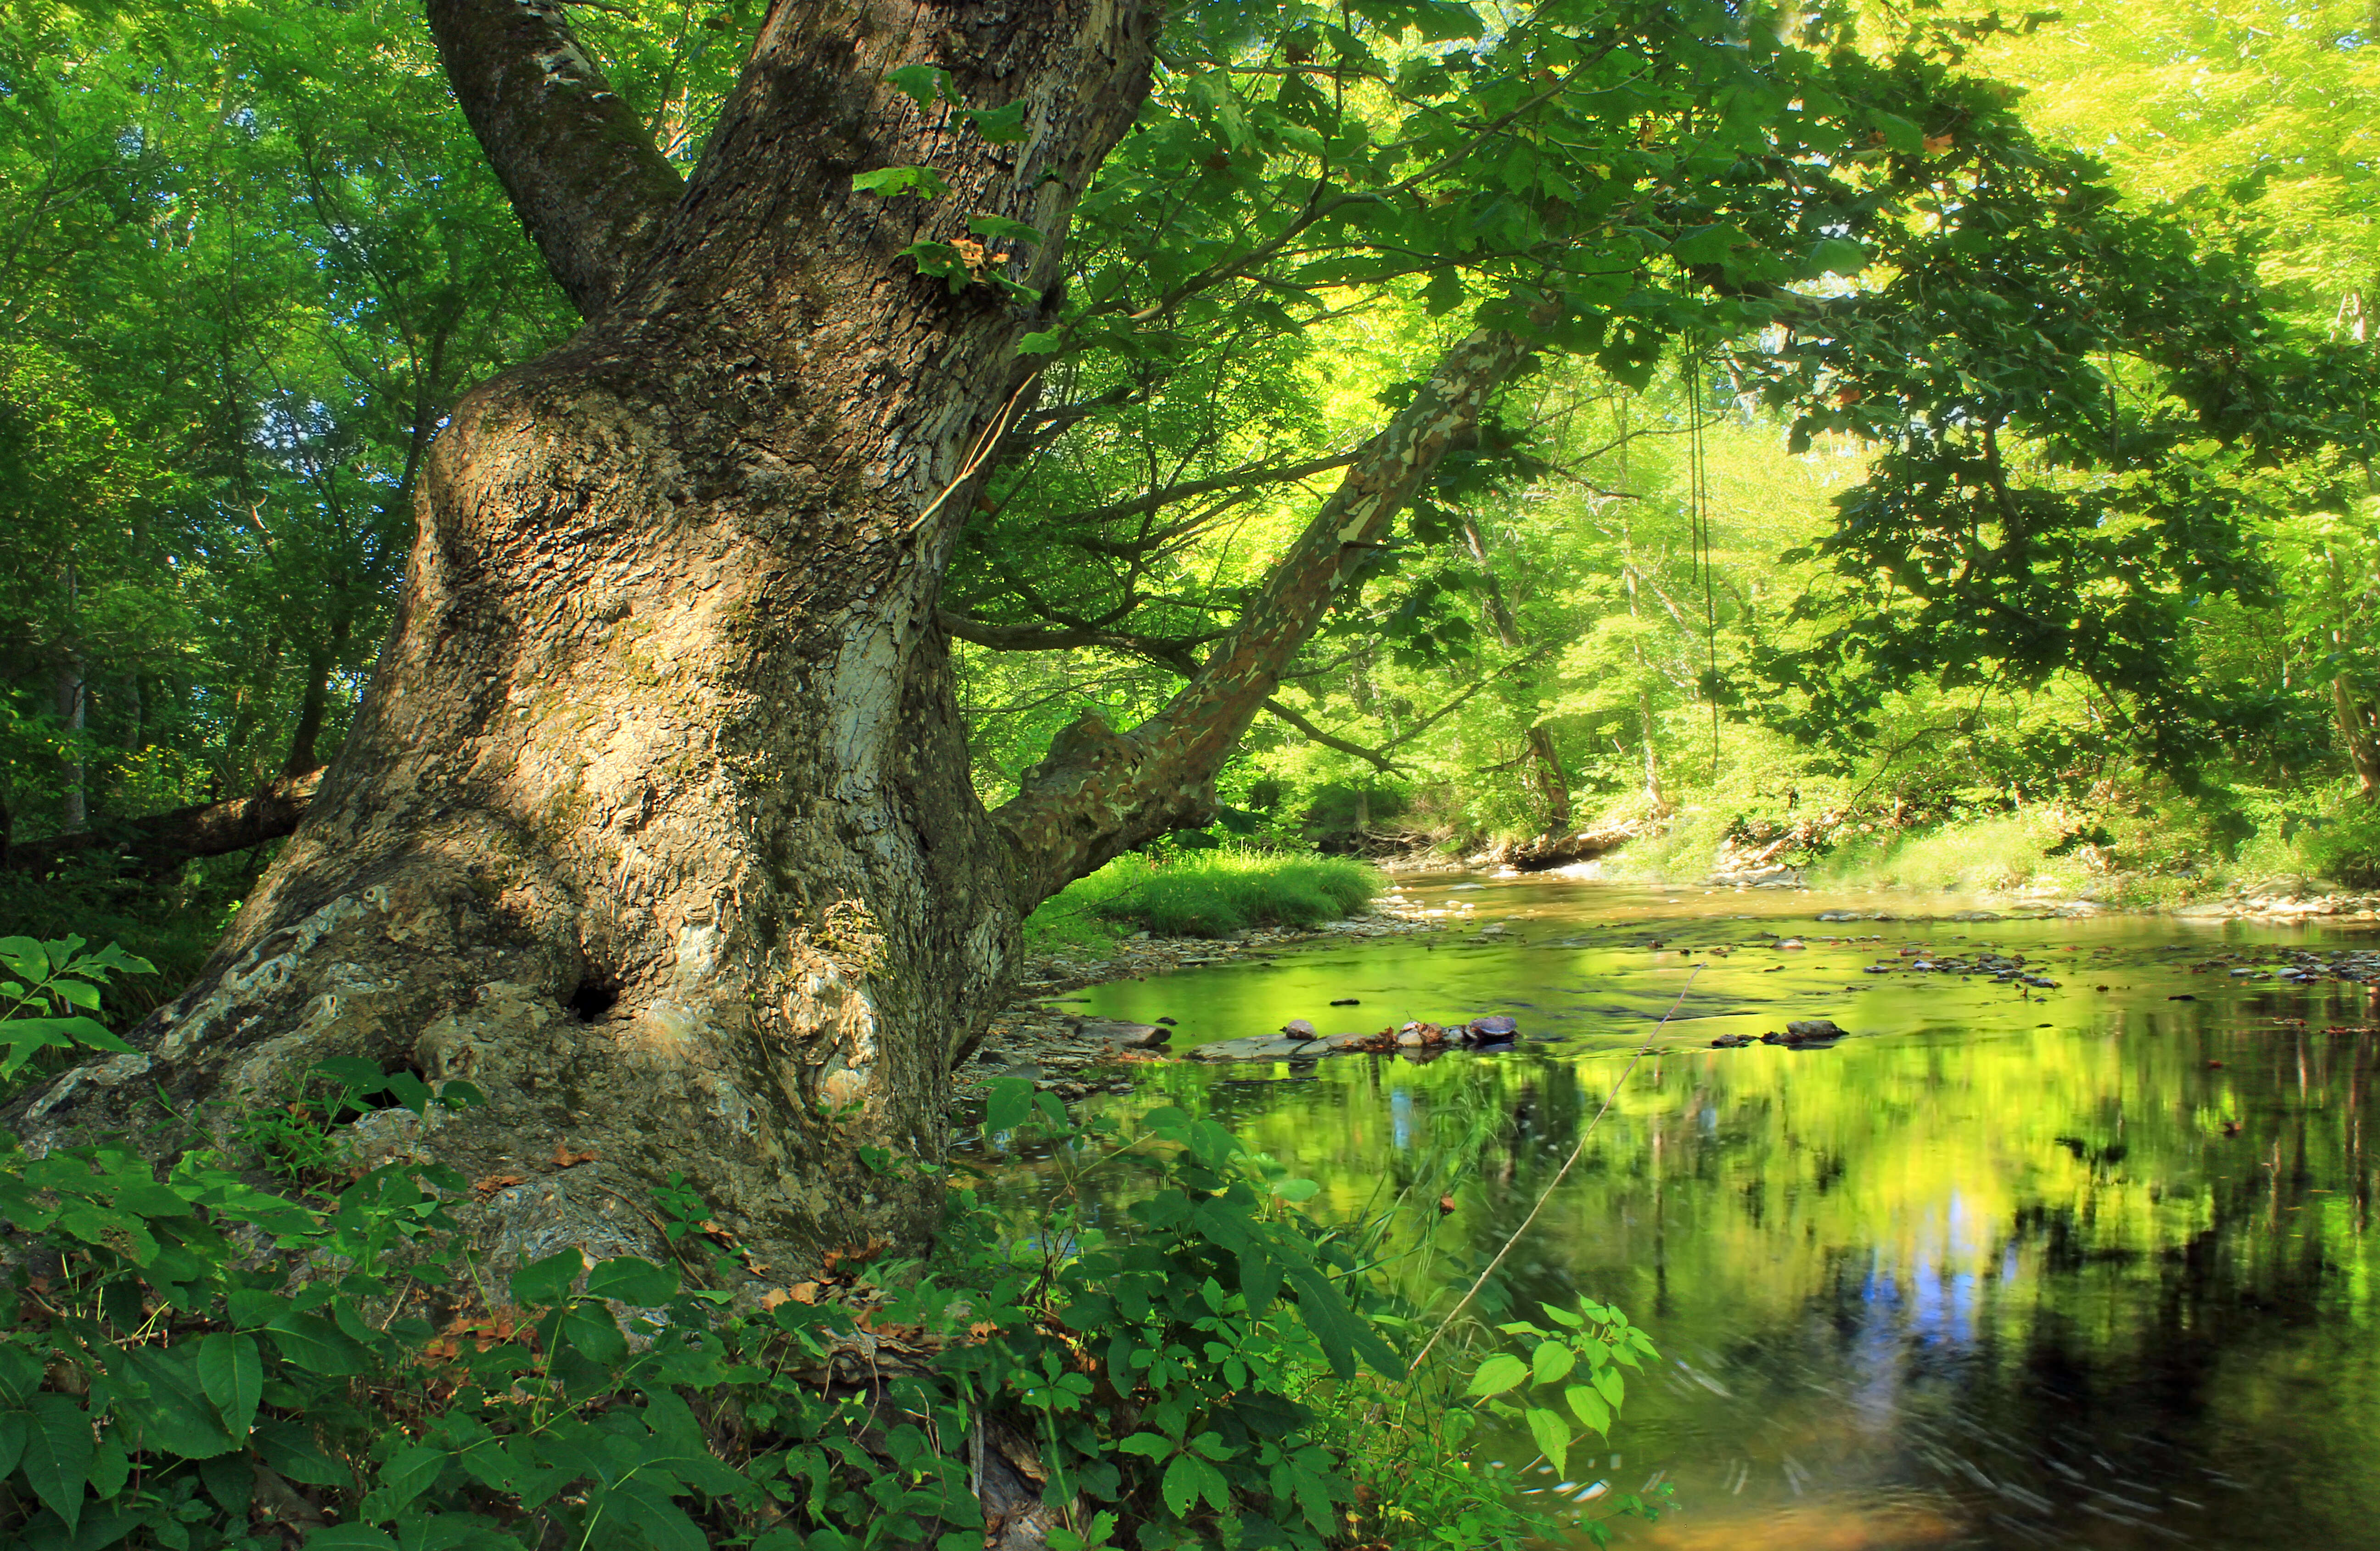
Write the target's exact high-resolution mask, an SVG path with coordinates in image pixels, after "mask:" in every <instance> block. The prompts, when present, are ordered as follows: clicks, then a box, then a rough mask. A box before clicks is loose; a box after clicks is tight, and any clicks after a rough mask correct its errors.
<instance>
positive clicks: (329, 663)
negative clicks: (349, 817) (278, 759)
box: [281, 617, 353, 781]
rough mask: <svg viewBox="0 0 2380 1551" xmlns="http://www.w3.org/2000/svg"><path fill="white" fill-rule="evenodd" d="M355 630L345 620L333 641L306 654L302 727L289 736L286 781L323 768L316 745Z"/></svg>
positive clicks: (299, 713) (299, 709)
mask: <svg viewBox="0 0 2380 1551" xmlns="http://www.w3.org/2000/svg"><path fill="white" fill-rule="evenodd" d="M352 628H353V626H352V625H351V624H349V622H348V621H347V620H346V618H345V617H342V618H341V619H340V620H339V622H338V624H337V625H336V627H335V628H334V629H333V631H332V632H331V638H330V640H328V641H327V642H323V643H322V644H320V645H317V646H315V647H312V648H309V649H308V651H307V653H306V690H305V695H304V697H303V698H301V699H300V700H299V701H298V703H297V727H296V729H295V730H293V731H292V732H291V733H290V734H289V757H288V758H287V759H285V760H284V761H283V762H282V766H281V779H282V780H284V781H295V780H296V779H297V777H299V776H301V775H304V774H305V773H306V772H307V771H309V770H311V769H320V768H321V766H322V760H321V758H320V757H317V756H316V754H315V752H314V745H316V744H317V743H318V742H319V741H320V740H321V738H322V719H323V717H324V716H325V715H326V714H327V713H328V711H329V709H330V703H331V671H332V670H333V669H334V668H335V667H337V666H338V661H339V659H340V657H341V656H342V655H344V654H345V653H346V648H347V635H348V632H349V631H350V630H351V629H352Z"/></svg>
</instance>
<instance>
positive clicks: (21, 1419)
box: [0, 1411, 32, 1481]
mask: <svg viewBox="0 0 2380 1551" xmlns="http://www.w3.org/2000/svg"><path fill="white" fill-rule="evenodd" d="M31 1420H32V1417H31V1415H30V1412H22V1411H0V1481H6V1480H7V1479H8V1476H9V1474H10V1472H13V1471H15V1470H16V1468H17V1460H18V1459H19V1458H20V1457H21V1456H22V1455H23V1454H24V1452H25V1427H26V1424H27V1423H29V1422H30V1421H31Z"/></svg>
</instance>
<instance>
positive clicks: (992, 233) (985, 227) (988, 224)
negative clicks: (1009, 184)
mask: <svg viewBox="0 0 2380 1551" xmlns="http://www.w3.org/2000/svg"><path fill="white" fill-rule="evenodd" d="M967 230H968V231H970V232H973V233H974V234H975V235H976V236H983V237H993V238H997V239H998V240H1000V241H1002V242H1023V243H1034V244H1038V243H1041V242H1045V241H1047V240H1048V239H1047V238H1046V237H1044V236H1042V235H1041V230H1040V228H1039V227H1038V226H1028V225H1026V224H1025V223H1024V222H1022V221H1011V220H1010V219H1009V218H1008V217H1006V216H1005V215H972V216H969V217H968V218H967Z"/></svg>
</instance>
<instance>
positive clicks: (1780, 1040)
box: [1760, 1018, 1849, 1045]
mask: <svg viewBox="0 0 2380 1551" xmlns="http://www.w3.org/2000/svg"><path fill="white" fill-rule="evenodd" d="M1847 1032H1849V1031H1847V1030H1846V1029H1844V1028H1843V1027H1842V1026H1841V1025H1840V1024H1837V1023H1836V1022H1835V1021H1834V1020H1833V1019H1832V1018H1799V1019H1796V1020H1794V1021H1793V1022H1792V1023H1790V1024H1786V1025H1785V1032H1784V1033H1783V1034H1764V1035H1762V1036H1760V1042H1761V1043H1762V1044H1764V1045H1831V1044H1833V1043H1834V1042H1835V1041H1836V1040H1838V1039H1840V1038H1841V1037H1842V1036H1844V1034H1846V1033H1847Z"/></svg>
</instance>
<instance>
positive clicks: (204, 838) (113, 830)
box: [0, 769, 322, 871]
mask: <svg viewBox="0 0 2380 1551" xmlns="http://www.w3.org/2000/svg"><path fill="white" fill-rule="evenodd" d="M320 785H322V770H321V769H312V770H309V771H307V772H306V773H305V774H304V775H301V776H295V777H292V778H290V779H288V780H285V781H278V782H273V784H272V785H271V786H268V787H266V788H264V789H263V790H262V791H261V792H259V793H257V794H255V795H253V796H249V797H235V798H233V799H232V800H231V801H229V802H225V803H200V804H199V805H197V806H193V807H179V808H176V809H174V810H173V811H172V812H171V813H161V814H158V815H156V816H155V817H153V818H135V819H132V820H131V821H129V822H128V823H124V824H112V825H107V826H105V827H103V828H102V829H98V830H84V831H82V832H81V833H79V834H72V835H54V836H52V837H51V838H49V839H47V840H37V841H29V842H25V843H24V844H22V845H12V846H10V847H8V848H7V852H6V854H5V855H0V867H6V868H10V869H14V870H22V871H35V870H39V869H40V868H42V867H47V866H55V865H56V864H57V863H59V862H63V861H65V860H67V858H68V857H70V856H79V855H81V854H84V853H86V852H94V851H121V852H123V853H124V854H127V855H128V856H131V857H132V858H133V859H134V860H136V861H138V862H139V863H140V864H141V865H142V866H145V867H148V868H150V869H151V870H152V871H153V870H156V869H158V868H161V867H166V866H173V865H174V864H175V863H177V862H186V861H188V860H189V859H190V858H191V857H194V856H220V855H222V854H225V852H228V851H246V850H247V849H248V848H249V847H250V846H252V845H262V844H263V843H264V842H266V841H269V840H279V839H280V838H281V837H282V836H284V835H286V834H288V833H290V832H291V831H292V830H296V829H297V826H298V824H299V822H300V821H301V820H303V819H304V818H305V817H306V811H307V809H309V808H310V807H311V806H313V804H314V789H315V788H316V787H318V786H320Z"/></svg>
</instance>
